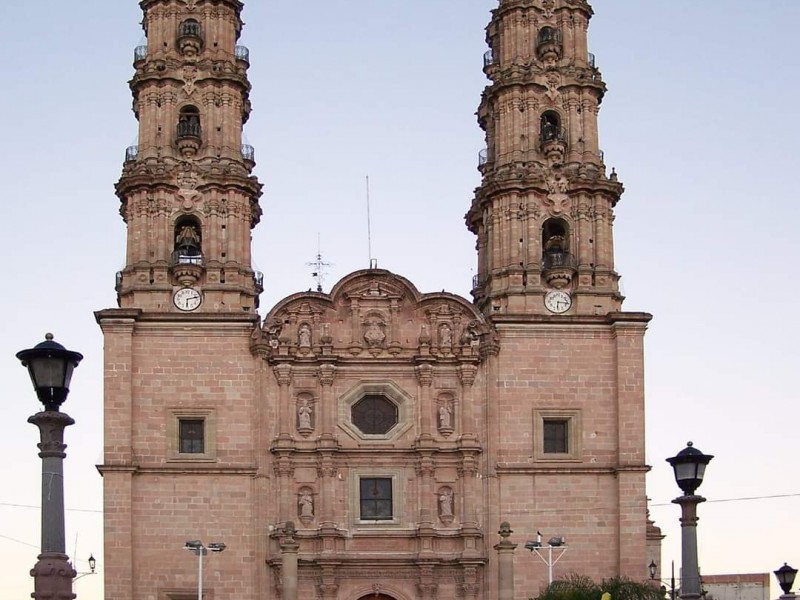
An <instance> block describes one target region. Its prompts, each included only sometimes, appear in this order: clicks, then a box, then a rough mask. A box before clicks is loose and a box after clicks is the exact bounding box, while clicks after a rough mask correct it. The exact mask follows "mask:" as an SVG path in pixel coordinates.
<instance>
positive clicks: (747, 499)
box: [648, 494, 800, 506]
mask: <svg viewBox="0 0 800 600" xmlns="http://www.w3.org/2000/svg"><path fill="white" fill-rule="evenodd" d="M797 496H800V494H773V495H771V496H742V497H740V498H720V499H719V500H706V503H709V504H710V503H711V502H745V501H749V500H771V499H772V498H796V497H797ZM671 505H672V503H671V502H665V503H662V504H649V505H648V506H671Z"/></svg>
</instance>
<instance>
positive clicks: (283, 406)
mask: <svg viewBox="0 0 800 600" xmlns="http://www.w3.org/2000/svg"><path fill="white" fill-rule="evenodd" d="M272 372H273V373H275V379H277V381H278V386H279V387H280V390H279V392H278V438H279V439H287V440H290V439H292V435H291V433H290V432H291V431H292V430H293V429H294V427H293V423H294V414H293V413H291V411H290V409H291V398H290V393H289V392H290V390H289V386H290V385H291V383H292V365H289V364H286V363H282V364H279V365H275V366H274V367H273V368H272Z"/></svg>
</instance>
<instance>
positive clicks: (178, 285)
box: [117, 0, 262, 312]
mask: <svg viewBox="0 0 800 600" xmlns="http://www.w3.org/2000/svg"><path fill="white" fill-rule="evenodd" d="M140 4H141V7H142V10H143V11H144V21H143V26H144V30H145V33H146V34H147V45H146V46H140V47H138V48H136V50H135V55H134V68H135V69H136V72H135V74H134V76H133V79H132V80H131V82H130V86H131V91H132V92H133V111H134V113H135V114H136V118H137V119H138V121H139V140H138V145H136V146H132V147H130V148H128V150H127V152H126V156H125V165H124V168H123V173H122V177H121V178H120V180H119V183H118V184H117V195H118V196H119V198H120V200H121V202H122V206H121V208H120V213H121V214H122V218H123V219H124V220H125V222H126V224H127V226H128V239H127V253H126V260H125V268H124V269H123V270H122V271H121V272H120V273H119V274H118V277H117V293H118V298H119V304H120V306H121V307H123V308H141V309H144V310H159V311H181V312H192V311H200V312H242V311H253V310H254V309H255V308H256V306H257V304H258V294H259V292H260V291H261V284H262V282H261V276H260V274H258V273H255V272H254V271H253V269H252V267H251V260H250V231H251V229H252V228H253V227H254V226H255V225H256V224H257V223H258V220H259V218H260V215H261V209H260V207H259V205H258V198H259V196H260V194H261V185H260V184H259V183H258V181H257V180H256V179H255V178H254V177H252V176H251V175H250V173H251V171H252V169H253V166H254V165H255V162H254V152H253V148H252V147H250V146H247V145H244V144H242V127H243V125H244V123H245V122H246V121H247V118H248V116H249V114H250V100H249V98H248V96H249V92H250V83H249V81H248V79H247V68H248V64H249V63H248V51H247V48H245V47H244V46H239V45H237V40H238V38H239V34H240V31H241V27H242V22H241V19H240V13H241V10H242V3H241V2H239V1H238V0H225V1H216V2H204V1H202V0H143V1H142V2H141V3H140Z"/></svg>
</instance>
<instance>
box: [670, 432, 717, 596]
mask: <svg viewBox="0 0 800 600" xmlns="http://www.w3.org/2000/svg"><path fill="white" fill-rule="evenodd" d="M712 458H714V457H713V456H712V455H710V454H703V453H702V452H700V450H698V449H697V448H695V447H694V446H693V445H692V442H688V443H687V444H686V448H684V449H683V450H681V451H680V452H678V454H677V455H676V456H673V457H672V458H668V459H667V462H668V463H669V464H670V465H672V469H673V470H674V471H675V481H676V482H677V483H678V487H680V488H681V490H682V491H683V496H680V497H678V498H675V500H673V501H672V502H674V503H675V504H679V505H680V507H681V563H682V564H681V599H683V600H697V599H698V598H700V595H701V590H700V569H699V567H698V564H697V520H698V519H697V505H698V504H700V503H701V502H705V501H706V499H705V498H703V497H702V496H698V495H696V494H695V491H696V490H697V488H698V487H700V484H701V483H703V475H705V471H706V465H708V463H709V462H711V459H712Z"/></svg>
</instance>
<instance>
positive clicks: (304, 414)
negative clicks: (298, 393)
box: [297, 398, 314, 436]
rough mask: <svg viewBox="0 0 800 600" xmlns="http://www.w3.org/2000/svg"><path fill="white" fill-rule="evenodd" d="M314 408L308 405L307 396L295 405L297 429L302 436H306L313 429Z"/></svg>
mask: <svg viewBox="0 0 800 600" xmlns="http://www.w3.org/2000/svg"><path fill="white" fill-rule="evenodd" d="M313 418H314V409H313V408H312V407H311V405H309V403H308V398H303V399H302V401H301V404H300V406H298V407H297V431H298V433H300V434H301V435H303V436H308V435H309V434H310V433H311V432H312V431H314V422H313Z"/></svg>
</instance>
